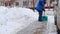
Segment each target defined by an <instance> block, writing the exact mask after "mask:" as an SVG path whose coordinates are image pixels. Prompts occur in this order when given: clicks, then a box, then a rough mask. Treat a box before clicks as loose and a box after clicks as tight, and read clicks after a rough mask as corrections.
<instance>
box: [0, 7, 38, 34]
mask: <svg viewBox="0 0 60 34" xmlns="http://www.w3.org/2000/svg"><path fill="white" fill-rule="evenodd" d="M37 18H38V15H37V14H36V13H34V12H33V11H32V10H31V9H27V8H20V7H19V8H17V7H14V8H7V7H0V34H15V33H16V32H17V31H18V30H21V29H23V28H25V27H27V26H28V25H29V24H30V23H32V22H33V21H34V20H37Z"/></svg>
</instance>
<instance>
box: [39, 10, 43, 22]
mask: <svg viewBox="0 0 60 34" xmlns="http://www.w3.org/2000/svg"><path fill="white" fill-rule="evenodd" d="M42 13H43V12H42V11H39V18H38V21H42Z"/></svg>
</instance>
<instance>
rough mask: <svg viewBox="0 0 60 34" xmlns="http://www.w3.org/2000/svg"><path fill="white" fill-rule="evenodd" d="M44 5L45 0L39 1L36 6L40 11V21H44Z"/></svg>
mask: <svg viewBox="0 0 60 34" xmlns="http://www.w3.org/2000/svg"><path fill="white" fill-rule="evenodd" d="M44 5H45V0H39V1H38V4H37V7H36V10H37V11H38V13H39V18H38V21H42V13H43V11H45V7H44Z"/></svg>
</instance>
